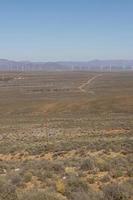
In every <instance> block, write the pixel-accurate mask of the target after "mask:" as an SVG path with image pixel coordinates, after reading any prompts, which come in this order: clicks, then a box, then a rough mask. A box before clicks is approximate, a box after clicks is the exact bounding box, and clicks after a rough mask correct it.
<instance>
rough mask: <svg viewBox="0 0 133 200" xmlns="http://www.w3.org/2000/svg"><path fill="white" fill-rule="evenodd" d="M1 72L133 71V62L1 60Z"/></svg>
mask: <svg viewBox="0 0 133 200" xmlns="http://www.w3.org/2000/svg"><path fill="white" fill-rule="evenodd" d="M0 70H1V71H38V70H39V71H41V70H43V71H70V70H71V71H72V70H73V71H75V70H76V71H78V70H90V71H99V70H100V71H110V70H112V71H116V70H117V71H121V70H133V60H91V61H83V62H71V61H70V62H69V61H66V62H63V61H62V62H61V61H60V62H30V61H12V60H7V59H0Z"/></svg>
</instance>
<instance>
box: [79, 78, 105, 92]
mask: <svg viewBox="0 0 133 200" xmlns="http://www.w3.org/2000/svg"><path fill="white" fill-rule="evenodd" d="M99 76H102V74H98V75H96V76H93V77H92V78H91V79H90V78H89V80H88V81H87V82H85V83H83V84H81V85H80V86H79V87H78V89H79V90H80V91H81V92H86V90H85V89H84V88H85V86H87V85H90V83H92V81H94V80H96V79H97V78H98V77H99Z"/></svg>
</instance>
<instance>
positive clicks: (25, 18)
mask: <svg viewBox="0 0 133 200" xmlns="http://www.w3.org/2000/svg"><path fill="white" fill-rule="evenodd" d="M0 58H8V59H14V60H33V61H56V60H74V61H76V60H77V61H79V60H90V59H133V0H0Z"/></svg>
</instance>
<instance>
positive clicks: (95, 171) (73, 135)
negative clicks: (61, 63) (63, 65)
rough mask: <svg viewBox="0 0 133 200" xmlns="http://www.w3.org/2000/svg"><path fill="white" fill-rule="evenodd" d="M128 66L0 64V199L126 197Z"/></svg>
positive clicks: (131, 137) (130, 164)
mask: <svg viewBox="0 0 133 200" xmlns="http://www.w3.org/2000/svg"><path fill="white" fill-rule="evenodd" d="M132 186H133V72H85V71H77V72H76V71H73V72H1V73H0V200H1V199H2V200H3V199H6V200H15V199H20V200H31V199H32V200H37V199H38V200H42V199H43V200H45V199H46V200H77V199H78V200H128V199H129V200H131V199H132V196H133V191H132Z"/></svg>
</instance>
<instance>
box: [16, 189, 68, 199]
mask: <svg viewBox="0 0 133 200" xmlns="http://www.w3.org/2000/svg"><path fill="white" fill-rule="evenodd" d="M19 200H67V199H66V198H65V197H63V196H62V195H61V194H59V193H55V192H52V191H51V192H48V191H39V190H31V191H26V192H24V193H21V194H20V195H19Z"/></svg>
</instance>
